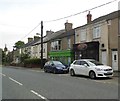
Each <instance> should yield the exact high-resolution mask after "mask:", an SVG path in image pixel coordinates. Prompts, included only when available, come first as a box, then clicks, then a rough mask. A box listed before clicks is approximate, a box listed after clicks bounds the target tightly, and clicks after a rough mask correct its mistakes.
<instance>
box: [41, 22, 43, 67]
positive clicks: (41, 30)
mask: <svg viewBox="0 0 120 101" xmlns="http://www.w3.org/2000/svg"><path fill="white" fill-rule="evenodd" d="M41 68H43V21H41Z"/></svg>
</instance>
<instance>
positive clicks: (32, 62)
mask: <svg viewBox="0 0 120 101" xmlns="http://www.w3.org/2000/svg"><path fill="white" fill-rule="evenodd" d="M46 61H47V60H46V59H43V66H44V64H45V62H46ZM24 66H25V67H41V59H25V60H24Z"/></svg>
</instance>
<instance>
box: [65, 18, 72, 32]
mask: <svg viewBox="0 0 120 101" xmlns="http://www.w3.org/2000/svg"><path fill="white" fill-rule="evenodd" d="M72 25H73V24H72V23H68V20H67V21H66V23H65V30H66V31H69V30H72Z"/></svg>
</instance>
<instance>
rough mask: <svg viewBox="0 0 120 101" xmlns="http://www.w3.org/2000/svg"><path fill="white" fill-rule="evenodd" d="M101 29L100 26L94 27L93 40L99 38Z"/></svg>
mask: <svg viewBox="0 0 120 101" xmlns="http://www.w3.org/2000/svg"><path fill="white" fill-rule="evenodd" d="M100 33H101V29H100V26H95V27H94V28H93V39H95V38H100Z"/></svg>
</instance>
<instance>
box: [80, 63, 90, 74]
mask: <svg viewBox="0 0 120 101" xmlns="http://www.w3.org/2000/svg"><path fill="white" fill-rule="evenodd" d="M79 70H80V73H81V74H82V75H88V71H89V70H88V64H87V62H86V61H80V69H79Z"/></svg>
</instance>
